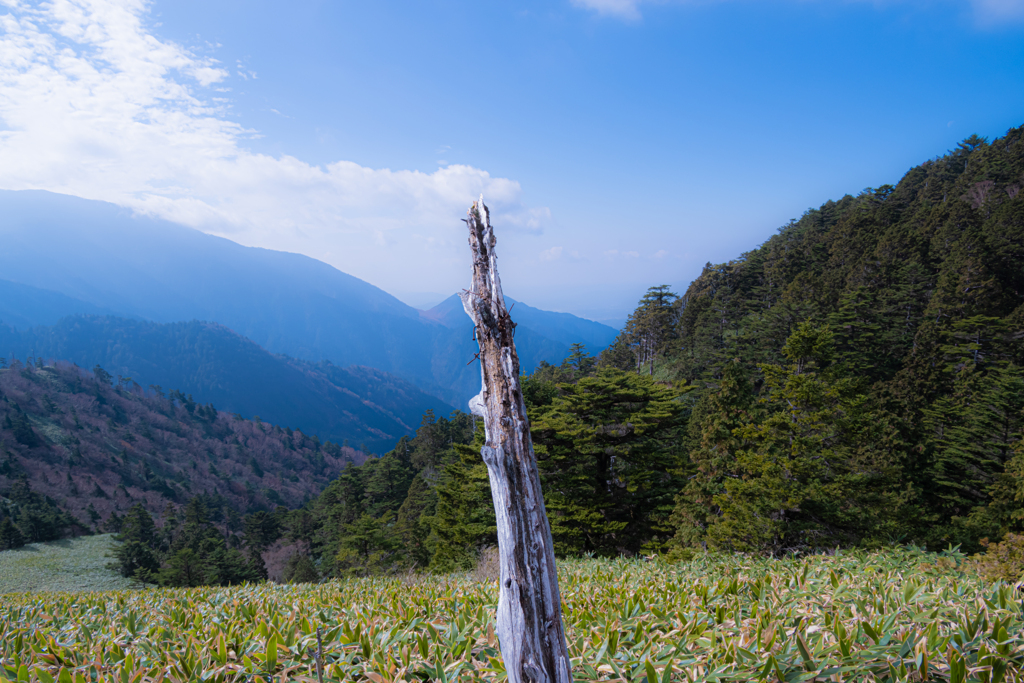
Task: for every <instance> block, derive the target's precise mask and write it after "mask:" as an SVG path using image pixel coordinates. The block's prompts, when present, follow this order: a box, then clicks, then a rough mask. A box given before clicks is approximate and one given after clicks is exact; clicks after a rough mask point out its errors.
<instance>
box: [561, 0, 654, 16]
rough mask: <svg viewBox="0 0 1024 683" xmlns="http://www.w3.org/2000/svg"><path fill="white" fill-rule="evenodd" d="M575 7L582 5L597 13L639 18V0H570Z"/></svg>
mask: <svg viewBox="0 0 1024 683" xmlns="http://www.w3.org/2000/svg"><path fill="white" fill-rule="evenodd" d="M571 2H572V4H573V5H575V6H577V7H583V8H584V9H589V10H593V11H595V12H597V13H598V14H601V15H605V16H611V17H617V18H619V19H626V20H628V21H636V20H637V19H639V18H640V8H639V5H640V2H641V0H571Z"/></svg>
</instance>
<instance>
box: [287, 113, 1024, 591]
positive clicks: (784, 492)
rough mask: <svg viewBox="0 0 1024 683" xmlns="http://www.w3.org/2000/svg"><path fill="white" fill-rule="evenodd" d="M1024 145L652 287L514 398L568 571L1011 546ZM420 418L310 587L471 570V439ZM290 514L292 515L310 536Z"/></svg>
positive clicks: (476, 492)
mask: <svg viewBox="0 0 1024 683" xmlns="http://www.w3.org/2000/svg"><path fill="white" fill-rule="evenodd" d="M1022 187H1024V130H1021V129H1018V130H1013V131H1010V133H1009V134H1008V135H1007V136H1006V137H1005V138H1001V139H999V140H996V141H994V142H992V143H991V144H989V143H988V142H986V141H984V140H981V139H978V138H971V139H969V140H967V141H965V142H964V143H963V144H961V145H960V146H959V147H958V148H957V149H956V150H954V151H953V152H951V153H949V154H948V155H946V156H943V157H941V158H939V159H935V160H933V161H929V162H927V163H925V164H923V165H921V166H919V167H916V168H914V169H912V170H911V171H910V172H909V173H908V174H907V175H906V176H905V177H904V178H903V180H902V181H901V182H900V183H899V184H898V185H897V186H896V187H882V188H878V189H871V190H865V191H864V192H862V193H860V194H859V195H858V196H857V197H853V196H847V197H844V198H842V199H840V200H839V201H836V202H828V203H826V204H825V205H823V206H822V207H821V208H820V209H815V210H811V211H808V212H807V213H806V214H805V215H804V216H803V218H802V219H801V220H799V221H796V222H794V223H792V224H790V225H788V226H785V227H784V228H782V229H781V230H780V231H779V234H777V235H775V236H773V237H772V238H771V239H769V240H768V241H767V242H766V243H765V244H763V245H762V246H761V247H759V248H757V249H755V250H753V251H751V252H748V253H746V254H744V255H742V257H740V258H738V259H736V260H735V261H732V262H729V263H726V264H720V265H710V264H709V265H708V266H707V267H706V268H705V270H704V272H703V273H702V275H701V276H700V277H699V278H698V279H697V280H696V281H694V283H693V284H692V285H691V286H690V288H689V289H688V290H687V292H686V293H685V294H684V295H683V296H682V297H677V296H676V295H675V294H673V293H672V292H670V291H669V290H668V288H667V287H661V286H659V287H652V288H651V290H650V291H649V292H648V294H647V295H646V296H645V297H644V299H643V300H642V301H641V302H640V305H639V306H638V308H637V310H636V311H635V312H634V313H633V315H632V316H631V317H630V320H629V324H628V325H627V326H626V328H625V330H624V331H623V333H622V334H621V335H620V337H619V338H618V340H617V341H616V343H615V344H614V345H613V346H612V347H610V348H609V349H607V350H606V351H605V352H603V353H602V354H600V357H599V358H594V357H592V356H590V355H588V353H587V352H586V349H585V348H583V347H582V346H580V345H577V346H576V347H575V348H574V349H573V352H572V353H571V354H570V355H569V357H567V358H566V359H565V361H564V362H563V363H562V364H561V365H559V366H554V365H548V364H542V365H541V366H540V367H539V368H538V369H537V370H536V371H535V372H534V373H533V374H532V375H531V376H529V377H527V378H525V380H524V385H523V391H524V397H525V399H526V403H527V406H528V410H529V413H530V420H531V428H532V435H533V441H534V445H535V448H536V452H537V458H538V465H539V470H540V475H541V480H542V485H543V490H544V497H545V501H546V504H547V508H548V515H549V517H550V520H551V526H552V535H553V537H554V541H555V547H556V551H557V552H559V553H560V554H562V555H579V554H584V553H596V554H599V555H608V556H614V555H618V554H620V553H625V554H635V553H640V552H656V551H671V552H673V553H675V554H676V555H677V556H686V555H687V554H688V553H691V552H693V550H694V549H702V548H710V549H719V550H726V551H746V552H755V553H762V554H773V555H780V554H786V553H790V552H809V551H814V550H820V549H824V548H835V547H837V546H840V547H856V546H868V547H871V546H880V545H888V544H892V543H904V544H916V545H926V546H928V547H931V548H933V549H935V548H939V549H941V548H945V547H947V546H948V545H950V544H953V545H957V544H960V545H961V546H962V547H963V548H964V549H965V550H970V551H976V550H979V549H981V548H982V547H983V546H984V545H985V544H986V543H988V542H994V541H998V540H1000V539H1002V538H1004V537H1005V536H1006V535H1007V534H1008V533H1011V532H1019V531H1021V530H1024V512H1022V510H1024V441H1022V437H1024V435H1022V426H1024V346H1022V344H1024V198H1022V196H1021V195H1020V193H1019V190H1020V189H1021V188H1022ZM458 420H461V422H460V421H455V422H449V421H447V420H434V419H433V418H432V417H430V418H428V419H427V420H426V421H425V422H424V424H423V426H421V428H420V430H419V432H418V434H417V436H416V438H414V439H412V440H410V441H403V442H401V443H400V444H399V447H398V448H396V449H395V450H394V451H392V452H390V453H388V454H386V455H385V456H384V457H383V458H381V459H380V460H376V461H373V462H371V463H367V464H365V465H363V466H362V467H357V468H352V469H349V470H347V471H346V472H345V474H344V475H343V476H342V477H341V478H340V479H339V480H338V481H336V482H335V483H333V484H332V485H331V486H330V487H329V488H328V489H327V490H326V491H325V492H324V494H323V495H322V496H321V497H320V498H319V499H318V500H317V501H315V502H313V503H312V504H311V505H310V506H309V507H308V508H307V513H308V515H309V518H308V521H309V523H310V525H309V526H308V527H307V528H308V529H309V533H308V535H307V539H308V542H309V546H310V548H311V551H312V557H313V558H314V559H315V560H316V562H317V563H318V567H319V571H320V572H322V573H323V574H344V573H370V572H379V571H393V570H396V569H401V568H405V567H411V566H416V567H429V568H431V569H435V570H439V571H442V570H448V569H451V568H454V567H460V566H462V567H466V566H470V565H471V564H472V562H473V561H474V560H475V557H476V553H477V552H478V550H479V549H480V548H481V547H484V546H486V545H487V544H489V543H493V542H494V533H495V532H494V517H493V514H494V513H493V509H492V507H491V500H490V491H489V487H488V482H487V475H486V470H485V468H484V466H483V463H482V462H481V459H480V457H479V447H480V445H481V439H482V435H481V434H479V433H477V434H476V435H475V437H473V436H472V432H471V430H470V425H469V422H468V420H469V418H458ZM307 513H303V514H307Z"/></svg>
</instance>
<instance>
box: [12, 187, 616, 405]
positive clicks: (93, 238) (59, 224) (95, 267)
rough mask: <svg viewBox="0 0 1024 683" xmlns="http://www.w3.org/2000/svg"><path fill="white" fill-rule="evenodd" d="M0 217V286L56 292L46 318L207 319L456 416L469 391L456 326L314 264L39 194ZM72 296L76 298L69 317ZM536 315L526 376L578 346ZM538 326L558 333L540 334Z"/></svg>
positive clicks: (18, 314)
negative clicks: (415, 391) (411, 391)
mask: <svg viewBox="0 0 1024 683" xmlns="http://www.w3.org/2000/svg"><path fill="white" fill-rule="evenodd" d="M0 216H3V221H2V222H0V242H2V244H3V245H4V248H3V249H2V250H0V279H4V280H8V281H11V282H15V283H19V284H22V285H29V286H32V287H36V288H38V289H42V290H46V292H47V293H48V294H46V295H45V296H52V295H53V294H54V293H57V294H61V295H64V297H69V299H62V300H61V301H60V303H59V304H58V303H56V302H53V303H51V304H49V308H50V309H52V310H54V311H56V310H60V311H61V312H63V313H64V314H67V313H116V314H117V315H119V316H121V317H138V318H143V319H148V320H152V321H154V322H158V323H169V322H178V321H187V320H206V321H213V322H217V323H220V324H221V325H224V326H226V327H228V328H230V329H232V330H234V331H235V332H237V333H238V334H240V335H242V336H244V337H247V338H249V339H251V340H253V341H254V342H255V343H256V344H258V345H260V346H262V347H263V348H265V349H267V350H269V351H271V352H273V353H283V354H287V355H289V356H292V357H295V358H300V359H303V360H309V361H314V362H318V361H321V360H330V361H331V362H332V363H334V364H335V365H339V366H347V365H364V366H369V367H374V368H378V369H380V370H383V371H385V372H389V373H393V374H396V375H399V376H400V377H403V378H405V379H407V380H409V381H412V382H414V383H416V384H417V386H419V387H421V388H423V389H426V390H428V391H430V392H432V393H434V394H435V395H438V396H440V397H442V398H443V399H444V400H446V401H449V402H451V403H454V404H456V405H457V406H460V407H461V406H464V405H465V401H466V400H468V398H469V397H470V396H472V395H473V394H475V393H476V392H477V391H478V383H479V377H478V376H475V375H474V373H473V372H471V371H468V370H465V369H464V368H466V362H467V361H468V360H470V359H471V358H472V357H473V354H474V353H475V352H476V349H475V348H472V344H471V343H469V344H467V343H466V339H464V338H463V337H465V336H466V335H465V334H464V332H463V329H462V328H461V327H459V328H458V329H456V328H451V327H446V326H445V325H443V324H440V323H438V322H436V321H433V320H430V319H428V318H424V317H421V315H420V311H418V310H416V309H414V308H411V307H410V306H407V305H405V304H403V303H402V302H401V301H399V300H398V299H396V298H395V297H393V296H391V295H389V294H387V293H386V292H384V291H382V290H380V289H378V288H376V287H374V286H372V285H370V284H369V283H366V282H364V281H362V280H359V279H358V278H355V277H352V276H350V275H346V274H345V273H342V272H341V271H339V270H337V269H335V268H333V267H331V266H329V265H327V264H325V263H322V262H320V261H317V260H315V259H311V258H308V257H306V256H302V255H299V254H289V253H285V252H278V251H271V250H267V249H256V248H251V247H243V246H241V245H239V244H236V243H234V242H231V241H229V240H226V239H223V238H219V237H214V236H211V235H207V234H204V233H200V232H198V231H195V230H192V229H189V228H185V227H182V226H180V225H176V224H173V223H169V222H167V221H162V220H157V219H153V218H148V217H144V216H132V215H131V214H130V213H129V212H128V211H126V210H123V209H120V208H118V207H116V206H114V205H112V204H107V203H104V202H96V201H89V200H84V199H79V198H76V197H69V196H66V195H56V194H52V193H49V192H43V191H21V192H13V191H0ZM40 296H43V295H40ZM72 300H77V301H80V302H83V303H82V304H81V306H80V307H79V308H77V309H76V308H75V307H74V306H71V304H72V303H73V301H72ZM69 306H70V309H71V310H69ZM35 310H36V309H34V308H33V307H31V306H25V305H20V304H19V299H18V298H17V297H14V298H13V299H11V300H9V301H8V302H7V306H6V308H3V307H0V316H2V317H0V320H4V321H5V322H8V323H9V324H11V325H13V326H15V327H19V328H23V327H25V326H27V325H31V324H38V323H39V322H43V323H50V324H52V323H53V322H54V320H53V318H52V315H50V316H49V317H46V316H42V315H41V314H39V313H36V312H35ZM531 311H536V309H531ZM527 312H528V311H526V307H524V313H527ZM539 313H541V312H539V311H537V312H536V314H534V317H535V318H537V321H536V322H535V323H534V324H533V325H532V326H531V331H530V332H529V333H528V334H524V335H523V337H522V353H521V358H522V360H523V369H524V370H526V371H529V370H531V369H532V368H533V366H534V365H536V363H538V362H539V361H540V360H547V361H550V362H558V361H561V360H562V358H564V356H565V353H566V350H567V348H568V345H569V344H571V343H572V342H573V341H580V340H578V339H572V334H569V332H570V331H571V325H568V324H567V322H566V321H567V320H568V318H566V317H565V314H548V315H549V317H547V318H545V317H544V316H538V315H537V314H539ZM550 316H554V317H550ZM569 317H571V316H569ZM576 320H579V319H576ZM550 322H555V323H557V324H554V325H552V326H551V330H550V334H549V329H548V323H550ZM580 324H581V325H582V328H581V330H582V329H583V328H586V327H588V325H591V326H592V325H597V324H596V323H587V321H583V322H582V323H580ZM599 337H600V335H598V337H594V339H595V346H594V347H592V348H591V351H593V352H596V351H598V350H600V349H599V348H597V346H596V345H597V344H598V342H597V341H596V340H597V339H598V338H599ZM469 339H470V342H471V335H469ZM588 346H591V345H590V344H588ZM466 351H468V353H466Z"/></svg>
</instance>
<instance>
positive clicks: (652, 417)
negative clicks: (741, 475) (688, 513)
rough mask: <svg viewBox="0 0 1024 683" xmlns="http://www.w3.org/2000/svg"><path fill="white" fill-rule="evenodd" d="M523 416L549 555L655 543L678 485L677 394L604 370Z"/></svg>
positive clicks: (611, 551) (681, 413)
mask: <svg viewBox="0 0 1024 683" xmlns="http://www.w3.org/2000/svg"><path fill="white" fill-rule="evenodd" d="M559 390H560V392H561V395H560V396H558V397H556V398H555V399H554V400H553V401H552V402H551V404H550V405H548V406H545V407H543V408H538V409H535V410H534V411H533V413H532V414H531V416H530V420H531V424H532V432H533V439H534V448H535V450H536V453H537V460H538V467H539V468H540V473H541V482H542V485H543V487H544V492H545V494H544V495H545V503H546V505H547V509H548V511H549V519H550V521H551V534H552V537H553V538H554V540H555V548H556V550H557V551H558V552H560V553H563V554H576V553H581V552H597V553H601V554H607V555H617V554H619V553H621V552H626V553H635V552H638V551H639V550H640V549H641V548H643V547H645V546H647V545H648V544H651V543H654V544H655V545H657V544H660V543H663V542H664V541H665V540H666V539H667V536H668V535H669V534H668V533H667V532H668V517H669V514H670V512H671V510H672V500H673V497H674V496H675V494H676V492H677V491H678V490H679V488H680V487H681V485H682V479H681V477H680V474H681V468H682V459H683V452H682V443H681V441H682V436H683V433H682V430H683V426H684V423H685V418H686V414H685V413H686V406H685V405H684V404H683V403H681V402H680V401H679V400H678V399H679V397H680V396H681V395H682V394H683V393H685V391H686V390H679V389H672V388H669V387H665V386H662V385H660V384H658V383H656V382H655V381H653V380H652V379H651V378H650V377H648V376H644V375H639V376H638V375H635V374H631V373H625V372H622V371H620V370H614V369H604V370H601V371H599V372H598V374H597V375H596V376H595V377H588V378H584V379H581V380H580V381H579V382H578V383H576V384H572V385H570V384H566V385H560V386H559Z"/></svg>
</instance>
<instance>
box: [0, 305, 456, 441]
mask: <svg viewBox="0 0 1024 683" xmlns="http://www.w3.org/2000/svg"><path fill="white" fill-rule="evenodd" d="M0 355H3V356H5V357H15V358H19V359H21V360H22V361H25V360H26V359H27V358H28V357H29V356H32V357H37V358H42V359H45V360H47V361H49V360H51V359H52V360H59V361H67V362H73V363H76V364H78V365H79V366H81V367H83V368H87V369H91V368H93V367H94V366H95V365H99V366H101V367H102V368H103V369H104V370H106V371H107V372H109V373H110V374H111V375H114V376H121V377H130V378H131V379H132V380H133V381H135V382H136V383H138V384H140V385H141V386H142V387H144V388H145V387H148V386H149V385H157V386H160V387H161V388H162V390H163V391H165V392H168V391H171V390H175V389H177V390H180V391H182V392H184V393H186V394H191V395H193V397H194V400H196V401H198V402H200V403H207V402H212V403H213V404H214V405H215V406H216V407H217V408H219V409H221V410H224V411H227V412H229V413H239V414H241V415H243V416H245V417H248V418H253V417H255V416H259V417H260V418H262V419H264V420H267V421H269V422H272V423H274V424H279V425H281V426H288V427H292V428H299V429H302V430H303V431H304V432H305V433H307V434H310V435H313V434H316V435H318V436H319V437H320V438H321V439H324V440H327V439H330V440H333V441H336V442H338V443H344V442H348V443H349V444H350V445H351V446H353V447H354V448H355V447H364V448H366V449H368V450H370V451H374V452H377V453H380V452H384V451H386V450H388V449H390V448H391V447H392V446H393V445H394V443H395V441H397V440H398V439H399V438H401V437H402V436H405V435H412V434H413V433H414V432H415V431H416V428H417V427H418V426H419V424H420V420H421V418H422V416H423V413H424V412H425V411H426V410H428V409H429V410H433V411H434V413H435V414H437V415H448V414H450V413H451V412H452V411H453V410H454V408H453V407H452V406H451V405H449V404H447V403H445V402H444V401H442V400H440V399H438V398H437V397H435V396H432V395H429V394H426V393H424V392H423V391H421V390H420V389H418V388H417V387H415V386H414V385H412V384H410V383H409V382H406V381H405V380H402V379H399V378H397V377H395V376H393V375H389V374H388V373H386V372H382V371H380V370H375V369H371V368H367V367H362V366H349V367H344V368H342V367H338V366H336V365H334V364H332V363H330V362H329V361H321V362H319V363H311V362H309V361H301V360H296V359H293V358H288V357H286V356H279V355H274V354H271V353H269V352H268V351H266V350H265V349H263V348H261V347H260V346H258V345H257V344H255V343H254V342H252V341H250V340H249V339H246V338H244V337H242V336H240V335H238V334H236V333H235V332H232V331H231V330H229V329H228V328H226V327H223V326H222V325H218V324H216V323H206V322H198V321H190V322H180V323H166V324H158V323H153V322H149V321H142V320H126V319H124V318H116V317H111V316H72V317H66V318H62V319H61V320H60V321H59V322H58V323H57V324H56V325H52V326H37V327H33V328H31V329H28V330H15V329H14V328H12V327H10V326H8V325H4V324H0Z"/></svg>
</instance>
